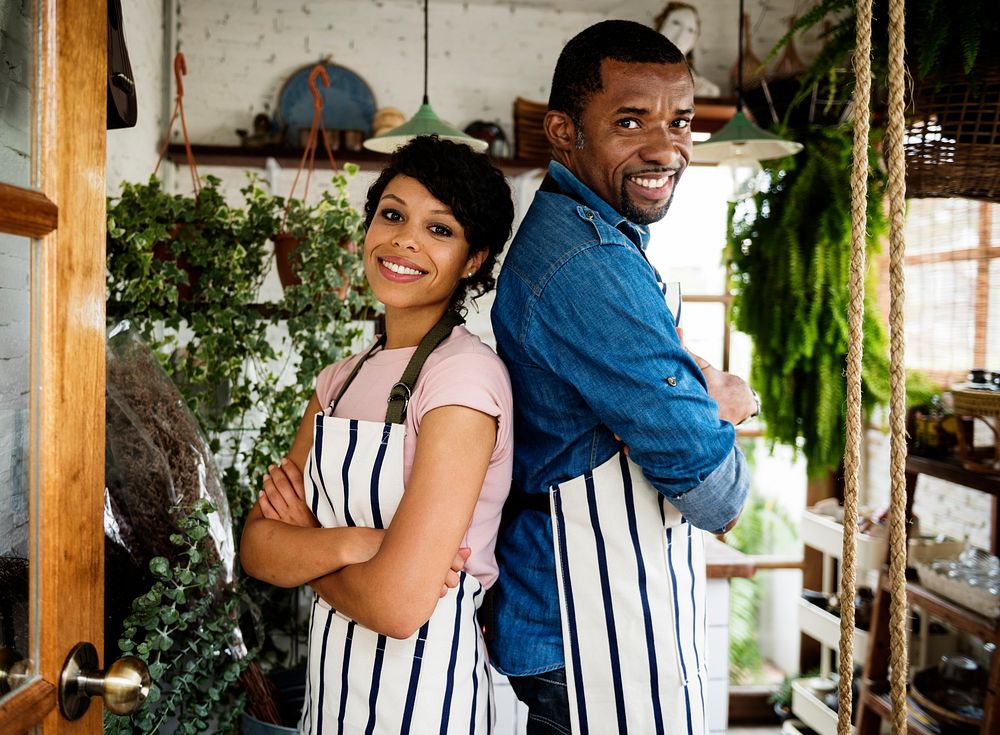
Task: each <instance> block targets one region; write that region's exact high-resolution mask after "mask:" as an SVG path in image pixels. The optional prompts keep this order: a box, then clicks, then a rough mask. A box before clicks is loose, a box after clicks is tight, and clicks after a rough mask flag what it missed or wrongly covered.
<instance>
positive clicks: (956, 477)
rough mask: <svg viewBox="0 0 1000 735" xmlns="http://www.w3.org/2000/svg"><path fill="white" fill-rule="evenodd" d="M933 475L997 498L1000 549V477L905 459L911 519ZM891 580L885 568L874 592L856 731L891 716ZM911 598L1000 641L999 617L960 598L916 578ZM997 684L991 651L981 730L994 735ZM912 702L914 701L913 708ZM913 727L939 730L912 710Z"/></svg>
mask: <svg viewBox="0 0 1000 735" xmlns="http://www.w3.org/2000/svg"><path fill="white" fill-rule="evenodd" d="M919 475H929V476H931V477H937V478H940V479H942V480H947V481H949V482H954V483H957V484H959V485H964V486H966V487H969V488H971V489H973V490H978V491H980V492H984V493H987V494H988V495H991V496H992V497H993V528H992V533H993V539H992V541H993V543H992V548H993V552H994V553H996V551H997V531H998V526H1000V524H998V522H997V508H998V502H997V499H998V498H1000V478H997V477H996V476H993V475H986V474H982V473H979V472H973V471H970V470H967V469H965V468H964V467H962V465H961V464H960V463H959V462H958V461H957V460H937V459H929V458H927V457H916V456H909V457H907V459H906V495H907V497H906V505H907V507H906V516H907V520H909V519H910V517H911V513H912V508H913V501H914V495H915V494H916V489H917V477H918V476H919ZM889 588H890V584H889V581H888V569H883V572H882V575H881V579H880V582H879V588H878V591H877V593H876V595H875V604H874V606H873V609H872V629H871V632H870V635H869V647H868V656H867V659H866V662H865V673H864V677H863V679H862V686H861V696H860V700H859V706H858V711H857V721H856V723H855V725H856V730H857V733H858V735H877V733H879V732H880V730H881V727H882V722H883V721H889V720H891V719H892V716H891V712H890V709H891V707H890V701H889V697H888V696H887V695H886V692H887V691H888V687H889V607H890V594H891V592H890V589H889ZM906 598H907V603H908V604H909V605H912V606H914V607H919V608H921V609H923V610H924V611H925V612H926V613H928V614H929V615H931V616H932V617H934V618H937V619H939V620H941V621H943V622H945V623H947V624H948V625H949V626H950V627H952V628H954V629H957V630H960V631H964V632H966V633H969V634H971V635H973V636H976V637H978V638H980V639H982V640H984V641H988V642H992V643H998V642H1000V619H994V618H988V617H986V616H984V615H980V614H979V613H976V612H973V611H971V610H968V609H966V608H964V607H962V606H961V605H959V604H958V603H956V602H952V601H951V600H949V599H947V598H945V597H943V596H941V595H939V594H937V593H935V592H932V591H931V590H928V589H927V588H926V587H923V586H922V585H920V584H918V583H916V582H908V583H907V584H906ZM998 683H1000V655H998V654H996V653H994V654H993V655H992V658H991V661H990V667H989V684H988V686H987V687H986V692H985V697H984V699H983V720H982V724H981V725H980V727H979V729H978V732H979V735H993V733H995V732H997V723H998V720H1000V699H998ZM912 706H914V705H912V704H911V707H912ZM919 709H920V712H922V713H924V714H925V715H926V716H927V718H928V719H929V720H931V721H932V722H933V717H932V716H931V715H929V714H927V713H926V712H925V711H924V710H923V708H919ZM907 720H908V723H909V729H910V731H911V732H914V733H917V735H933V734H934V733H936V732H938V731H937V730H936V729H934V728H933V727H932V726H930V725H925V724H923V723H922V722H921V721H920V720H919V719H918V715H916V714H915V712H914V711H912V710H911V711H910V712H909V715H908V717H907Z"/></svg>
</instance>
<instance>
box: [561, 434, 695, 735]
mask: <svg viewBox="0 0 1000 735" xmlns="http://www.w3.org/2000/svg"><path fill="white" fill-rule="evenodd" d="M549 500H550V506H551V514H552V524H553V531H554V534H553V535H554V546H555V556H556V569H557V575H556V576H557V579H558V585H559V604H560V611H561V614H562V633H563V649H564V652H565V656H566V681H567V686H568V689H569V703H570V721H571V723H572V726H573V732H574V733H577V734H578V735H586V734H587V733H594V735H603V734H604V733H635V734H636V735H647V734H649V735H652V734H653V733H657V734H662V733H667V734H669V735H700V734H701V733H704V732H706V731H707V726H706V712H705V686H706V684H707V680H708V679H707V675H706V671H705V664H706V657H705V643H706V640H705V639H706V630H705V547H704V537H703V535H702V532H701V531H699V530H698V529H696V528H694V527H693V526H692V525H691V524H690V523H688V522H687V521H686V520H685V519H684V518H683V517H682V516H681V514H680V512H679V511H678V510H677V509H676V508H674V507H673V506H672V505H671V504H670V503H669V502H667V501H666V499H665V498H664V497H663V496H662V495H661V494H660V493H659V492H657V491H656V489H655V488H654V487H653V486H652V485H651V484H650V483H649V481H648V480H646V478H645V477H644V476H643V474H642V470H641V469H640V468H639V466H638V465H636V464H635V463H633V462H631V461H630V460H629V459H628V458H627V457H626V456H625V454H624V453H623V452H620V453H619V454H617V455H615V456H614V457H612V458H611V459H609V460H608V461H607V462H605V463H604V464H602V465H601V466H600V467H598V468H597V469H594V470H592V471H591V472H588V473H587V474H585V475H584V476H582V477H578V478H575V479H573V480H570V481H569V482H564V483H560V484H559V485H557V486H555V487H553V488H552V489H551V491H550V493H549Z"/></svg>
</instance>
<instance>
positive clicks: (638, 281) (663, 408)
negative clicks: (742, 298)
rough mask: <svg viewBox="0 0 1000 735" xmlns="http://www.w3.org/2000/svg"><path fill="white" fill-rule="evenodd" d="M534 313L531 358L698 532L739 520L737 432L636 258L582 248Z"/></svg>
mask: <svg viewBox="0 0 1000 735" xmlns="http://www.w3.org/2000/svg"><path fill="white" fill-rule="evenodd" d="M534 308H535V313H533V314H531V315H530V318H529V319H528V320H527V324H528V327H527V332H526V335H525V346H526V348H527V350H528V352H529V354H531V356H532V359H534V360H537V361H539V362H540V363H543V364H545V365H546V367H547V368H548V369H549V370H551V371H553V372H555V373H556V374H558V375H562V376H564V377H565V379H566V381H567V382H568V383H570V384H571V385H572V386H573V389H574V390H575V391H576V392H578V393H579V394H580V396H581V398H582V399H583V401H584V402H585V403H586V406H587V407H589V408H590V410H591V411H592V412H593V414H594V417H595V427H596V426H597V425H603V426H604V427H606V428H607V430H609V431H611V432H613V433H614V434H616V435H617V436H619V437H620V438H621V440H622V441H623V442H624V443H625V444H626V445H627V446H628V448H629V457H630V458H631V459H632V460H633V461H634V462H635V463H636V464H638V465H639V466H640V467H641V468H642V469H643V472H644V474H645V475H646V477H647V479H648V480H649V481H650V482H651V483H652V484H653V486H654V487H656V488H657V490H659V491H660V492H661V493H662V494H663V495H664V496H666V497H667V498H668V499H670V500H671V502H672V503H674V505H675V506H677V508H678V509H679V510H680V511H681V512H682V513H683V514H684V515H685V517H686V518H687V519H688V520H689V521H690V522H691V523H693V524H694V525H695V526H697V527H699V528H703V529H705V530H709V531H717V530H719V529H720V528H722V527H723V526H725V525H726V523H728V522H729V521H730V520H732V519H733V518H735V517H736V516H737V515H738V513H739V510H740V508H741V507H742V505H743V502H744V500H745V498H746V495H747V491H748V488H749V478H748V476H747V475H748V473H747V471H746V465H745V460H744V459H743V456H742V454H741V453H740V452H739V450H737V449H735V446H734V445H735V428H734V427H733V425H732V424H730V423H729V422H727V421H722V420H721V419H720V418H719V409H718V405H717V404H716V402H715V401H714V400H713V399H712V397H711V396H709V394H708V390H707V386H706V384H705V378H704V375H703V374H702V372H701V370H700V369H699V368H698V366H697V364H696V363H695V362H694V359H693V358H692V357H691V355H689V354H688V353H687V351H686V350H685V349H684V347H683V346H682V345H681V343H680V339H679V338H678V336H677V331H676V329H675V327H674V323H673V316H672V315H671V314H670V311H669V309H668V308H667V306H666V303H665V302H664V298H663V294H662V292H661V291H660V290H659V288H658V286H657V284H656V281H655V278H654V277H653V275H652V271H651V269H650V267H649V265H648V264H647V263H646V261H645V259H644V258H643V256H642V254H641V253H640V252H639V251H638V250H637V249H636V248H634V247H630V246H628V245H625V244H610V245H609V244H603V245H595V246H593V247H588V248H584V249H582V250H580V251H579V252H577V253H576V254H574V256H573V257H572V258H569V259H567V261H565V262H564V263H562V264H560V267H559V269H558V270H557V271H556V272H554V273H553V274H551V276H550V278H549V279H548V280H547V281H546V283H545V284H544V287H543V289H542V291H541V293H540V294H539V295H538V298H537V301H536V302H535V305H534ZM557 410H558V409H557ZM566 410H574V409H573V407H567V408H566ZM604 459H606V457H597V458H595V460H597V461H603V460H604Z"/></svg>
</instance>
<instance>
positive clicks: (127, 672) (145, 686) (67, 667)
mask: <svg viewBox="0 0 1000 735" xmlns="http://www.w3.org/2000/svg"><path fill="white" fill-rule="evenodd" d="M97 666H98V660H97V649H96V648H94V646H93V644H91V643H77V644H76V645H75V646H74V647H73V650H72V651H70V653H69V656H67V657H66V663H65V664H63V670H62V674H61V675H60V677H59V709H60V710H61V711H62V713H63V717H65V718H66V719H67V720H78V719H80V718H81V717H83V713H84V712H86V711H87V708H88V707H89V706H90V698H91V697H95V696H99V697H103V698H104V706H105V708H106V709H107V710H108V712H111V713H112V714H115V715H128V714H131V713H133V712H135V711H136V710H137V709H139V707H141V706H142V703H143V702H145V701H146V696H147V695H148V694H149V685H150V683H151V680H150V678H149V669H147V668H146V664H145V662H143V661H142V659H138V658H136V657H135V656H122V657H121V658H120V659H118V660H117V661H115V662H114V663H113V664H111V666H110V667H108V669H107V670H104V671H102V670H101V669H98V668H97Z"/></svg>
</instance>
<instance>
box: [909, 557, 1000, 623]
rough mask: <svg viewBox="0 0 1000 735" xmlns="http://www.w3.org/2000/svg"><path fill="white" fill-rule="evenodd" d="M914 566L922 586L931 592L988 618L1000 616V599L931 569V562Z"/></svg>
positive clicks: (917, 563)
mask: <svg viewBox="0 0 1000 735" xmlns="http://www.w3.org/2000/svg"><path fill="white" fill-rule="evenodd" d="M913 566H914V568H916V570H917V575H918V576H919V577H920V584H922V585H923V586H924V587H926V588H927V589H929V590H930V591H931V592H936V593H937V594H939V595H941V596H942V597H947V598H948V599H949V600H952V601H954V602H957V603H958V604H959V605H962V606H963V607H967V608H969V609H970V610H972V611H974V612H977V613H979V614H980V615H985V616H986V617H988V618H995V617H998V616H1000V597H997V596H996V595H991V594H990V593H989V591H987V590H984V589H982V588H981V587H972V586H970V585H969V584H967V583H966V582H964V581H962V580H958V579H952V578H951V577H948V576H947V575H944V574H940V573H938V572H936V571H934V569H932V568H931V565H930V563H929V562H925V561H916V562H914V563H913Z"/></svg>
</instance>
